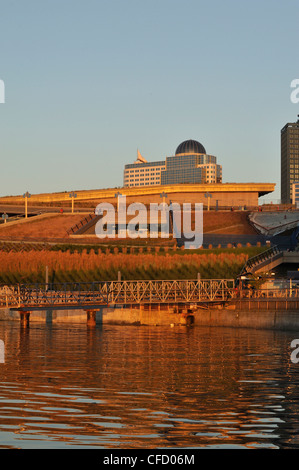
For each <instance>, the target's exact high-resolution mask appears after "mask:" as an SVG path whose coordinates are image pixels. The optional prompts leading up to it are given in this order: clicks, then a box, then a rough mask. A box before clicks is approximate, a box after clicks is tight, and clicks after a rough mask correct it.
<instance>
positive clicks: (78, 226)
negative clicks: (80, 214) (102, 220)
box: [66, 213, 96, 235]
mask: <svg viewBox="0 0 299 470" xmlns="http://www.w3.org/2000/svg"><path fill="white" fill-rule="evenodd" d="M95 217H96V214H94V213H93V214H89V215H88V216H87V217H84V218H83V219H81V220H80V222H78V223H77V224H76V225H73V227H71V228H70V229H69V230H67V231H66V232H67V234H68V235H70V234H72V233H76V232H77V231H78V230H80V229H81V228H82V227H84V226H85V225H86V224H88V222H90V221H91V220H93V219H94V218H95Z"/></svg>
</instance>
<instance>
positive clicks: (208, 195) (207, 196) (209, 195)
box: [205, 193, 212, 211]
mask: <svg viewBox="0 0 299 470" xmlns="http://www.w3.org/2000/svg"><path fill="white" fill-rule="evenodd" d="M205 197H206V198H207V199H208V211H209V210H210V199H211V197H212V194H211V193H206V194H205Z"/></svg>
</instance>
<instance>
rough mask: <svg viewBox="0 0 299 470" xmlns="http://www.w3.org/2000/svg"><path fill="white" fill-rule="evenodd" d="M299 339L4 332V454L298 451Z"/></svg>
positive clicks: (117, 331) (0, 329)
mask: <svg viewBox="0 0 299 470" xmlns="http://www.w3.org/2000/svg"><path fill="white" fill-rule="evenodd" d="M296 337H299V332H298V334H297V336H296V333H281V332H273V331H255V330H246V329H239V330H237V329H236V330H233V329H230V328H201V327H194V328H191V329H188V328H185V327H175V328H170V327H169V328H168V327H136V326H104V327H103V328H96V329H94V330H92V329H88V328H87V327H86V326H85V325H82V326H69V325H58V326H47V325H45V324H34V323H32V324H31V326H30V328H29V329H27V330H23V329H21V328H20V326H19V324H18V322H0V339H2V340H3V341H4V342H5V352H6V356H5V363H4V364H0V380H1V382H0V447H2V448H67V447H73V448H88V447H94V448H95V447H97V448H105V449H110V448H111V449H113V448H123V449H130V448H131V449H132V448H135V449H138V448H141V449H149V448H152V449H153V448H185V449H186V448H200V447H206V448H211V447H212V448H273V449H275V448H287V447H297V448H298V447H299V437H298V429H299V401H298V398H299V388H298V387H299V364H297V365H296V364H292V363H291V361H290V351H291V350H290V343H291V341H292V340H293V339H294V338H296Z"/></svg>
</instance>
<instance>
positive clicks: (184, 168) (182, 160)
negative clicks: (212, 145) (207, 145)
mask: <svg viewBox="0 0 299 470" xmlns="http://www.w3.org/2000/svg"><path fill="white" fill-rule="evenodd" d="M216 161H217V159H216V157H214V156H213V155H196V154H194V155H190V154H181V155H175V156H174V157H167V158H166V169H165V171H162V172H161V184H162V185H163V184H180V183H191V184H192V183H198V184H205V183H221V182H222V168H221V166H220V165H217V164H216Z"/></svg>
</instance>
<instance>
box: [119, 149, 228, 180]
mask: <svg viewBox="0 0 299 470" xmlns="http://www.w3.org/2000/svg"><path fill="white" fill-rule="evenodd" d="M184 183H193V184H195V183H198V184H209V183H222V167H221V165H218V164H217V158H216V157H215V156H213V155H207V154H206V150H205V148H204V147H203V146H202V144H200V143H199V142H197V141H196V140H186V141H184V142H182V143H181V144H180V145H179V146H178V147H177V149H176V152H175V155H174V156H172V157H166V160H165V161H158V162H147V161H146V160H145V159H144V158H143V157H142V156H141V154H140V152H139V151H137V160H136V161H135V162H134V163H133V164H129V165H126V166H125V170H124V187H135V186H157V185H167V184H184Z"/></svg>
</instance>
